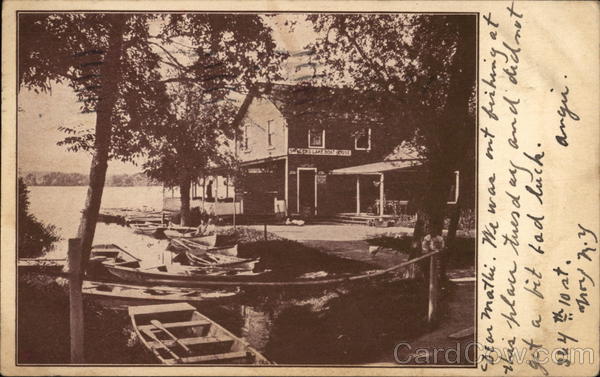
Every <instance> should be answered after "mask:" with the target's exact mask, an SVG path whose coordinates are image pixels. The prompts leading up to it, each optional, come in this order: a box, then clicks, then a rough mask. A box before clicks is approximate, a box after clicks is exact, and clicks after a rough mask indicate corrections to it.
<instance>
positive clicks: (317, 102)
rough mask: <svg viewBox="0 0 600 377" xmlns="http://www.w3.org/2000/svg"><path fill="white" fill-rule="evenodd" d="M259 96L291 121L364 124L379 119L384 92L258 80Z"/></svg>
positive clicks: (312, 124) (328, 124)
mask: <svg viewBox="0 0 600 377" xmlns="http://www.w3.org/2000/svg"><path fill="white" fill-rule="evenodd" d="M259 92H260V96H261V97H266V98H268V99H269V100H270V101H271V102H273V104H274V105H275V106H276V107H277V108H278V109H279V111H281V113H282V115H283V116H284V117H285V118H286V119H288V120H292V121H299V122H302V123H304V124H310V125H311V126H313V127H315V128H320V127H328V126H330V125H332V124H334V123H337V122H339V121H341V120H342V121H343V122H344V123H345V124H348V125H352V124H355V125H360V126H365V125H368V124H373V123H379V122H381V121H382V120H380V119H378V116H377V115H376V114H378V113H379V112H378V111H376V109H378V108H380V107H381V105H382V103H383V99H384V97H383V95H382V94H380V93H376V92H361V91H357V90H355V89H350V88H330V87H316V86H308V85H286V84H261V85H260V86H259Z"/></svg>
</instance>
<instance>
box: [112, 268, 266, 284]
mask: <svg viewBox="0 0 600 377" xmlns="http://www.w3.org/2000/svg"><path fill="white" fill-rule="evenodd" d="M105 268H106V269H107V270H108V272H109V273H110V274H112V275H113V276H116V277H118V278H119V279H121V280H123V281H126V282H132V283H139V284H142V285H147V284H160V285H170V286H203V285H214V284H211V283H210V282H213V283H216V285H219V283H239V282H251V281H253V279H254V278H256V277H258V276H260V275H262V274H263V273H264V272H258V273H254V272H251V271H231V270H226V269H220V270H216V271H215V270H211V271H203V270H202V269H197V268H191V269H190V270H189V271H194V272H196V273H195V274H192V273H189V274H178V273H170V272H162V271H158V270H156V269H153V270H152V271H148V270H141V269H139V268H131V267H122V266H117V265H110V264H106V265H105ZM223 285H230V284H223Z"/></svg>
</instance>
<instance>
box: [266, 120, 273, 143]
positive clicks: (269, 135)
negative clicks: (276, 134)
mask: <svg viewBox="0 0 600 377" xmlns="http://www.w3.org/2000/svg"><path fill="white" fill-rule="evenodd" d="M271 122H272V120H269V121H267V147H272V146H273V137H272V136H273V132H272V131H271Z"/></svg>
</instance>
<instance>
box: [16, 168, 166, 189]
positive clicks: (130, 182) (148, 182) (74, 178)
mask: <svg viewBox="0 0 600 377" xmlns="http://www.w3.org/2000/svg"><path fill="white" fill-rule="evenodd" d="M19 175H20V176H21V177H22V178H23V181H24V182H25V184H26V185H27V186H87V185H88V184H89V183H90V177H89V175H88V174H81V173H63V172H55V171H52V172H26V173H21V174H19ZM106 186H160V183H159V182H157V181H155V180H152V179H149V178H148V177H147V176H146V175H145V174H144V173H135V174H112V175H108V176H107V177H106Z"/></svg>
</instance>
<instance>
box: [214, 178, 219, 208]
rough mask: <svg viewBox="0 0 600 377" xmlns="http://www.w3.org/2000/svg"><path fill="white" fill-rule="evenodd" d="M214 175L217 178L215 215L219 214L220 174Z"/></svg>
mask: <svg viewBox="0 0 600 377" xmlns="http://www.w3.org/2000/svg"><path fill="white" fill-rule="evenodd" d="M213 177H214V178H215V201H214V203H215V204H214V205H213V209H214V210H213V211H214V213H215V216H217V206H218V204H219V176H218V175H213Z"/></svg>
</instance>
